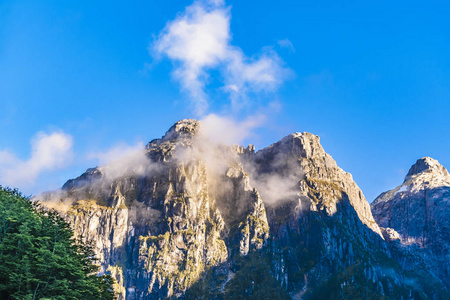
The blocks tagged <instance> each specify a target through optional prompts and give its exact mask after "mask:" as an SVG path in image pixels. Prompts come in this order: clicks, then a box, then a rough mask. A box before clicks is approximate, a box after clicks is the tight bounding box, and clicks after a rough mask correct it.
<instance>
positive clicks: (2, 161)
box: [0, 132, 73, 188]
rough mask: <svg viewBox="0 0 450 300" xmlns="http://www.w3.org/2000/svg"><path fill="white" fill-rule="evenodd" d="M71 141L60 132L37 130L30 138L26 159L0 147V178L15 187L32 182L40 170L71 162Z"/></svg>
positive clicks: (51, 169) (68, 136)
mask: <svg viewBox="0 0 450 300" xmlns="http://www.w3.org/2000/svg"><path fill="white" fill-rule="evenodd" d="M72 144H73V142H72V137H71V136H70V135H68V134H65V133H63V132H54V133H51V134H46V133H44V132H40V133H38V134H37V135H36V136H35V137H34V138H33V139H32V141H31V157H30V158H29V159H28V160H21V159H19V158H18V157H17V156H16V155H14V154H13V153H11V152H9V151H7V150H3V151H0V182H1V183H2V184H4V185H7V186H11V187H18V188H24V187H28V186H29V185H34V183H35V181H36V179H37V178H38V177H39V175H41V174H42V173H43V172H45V171H53V170H57V169H61V168H64V167H66V166H68V165H69V164H70V163H71V161H72V158H73V153H72Z"/></svg>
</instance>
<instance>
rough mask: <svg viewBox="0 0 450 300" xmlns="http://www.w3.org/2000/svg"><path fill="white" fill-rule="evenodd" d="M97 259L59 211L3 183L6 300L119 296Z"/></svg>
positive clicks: (0, 213) (1, 270) (0, 244)
mask: <svg viewBox="0 0 450 300" xmlns="http://www.w3.org/2000/svg"><path fill="white" fill-rule="evenodd" d="M94 262H95V257H94V254H93V251H92V249H91V247H89V246H88V245H85V244H83V243H81V242H79V241H77V240H76V239H75V238H74V236H73V232H72V230H71V229H70V227H69V225H68V224H67V223H66V222H65V221H64V220H63V219H62V218H61V217H60V216H59V215H58V213H57V212H56V211H53V210H50V211H49V210H46V209H43V208H42V207H40V206H39V204H36V203H32V202H31V201H30V200H29V199H28V198H27V197H24V196H23V195H22V194H21V193H20V192H18V191H17V190H11V189H8V188H3V187H2V186H0V299H5V300H6V299H32V300H34V299H61V300H63V299H64V300H68V299H84V300H88V299H114V292H113V289H112V284H113V279H112V278H111V276H109V275H103V276H98V275H97V272H98V271H99V267H98V266H97V265H95V264H94Z"/></svg>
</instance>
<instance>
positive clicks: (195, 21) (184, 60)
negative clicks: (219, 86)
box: [152, 0, 289, 115]
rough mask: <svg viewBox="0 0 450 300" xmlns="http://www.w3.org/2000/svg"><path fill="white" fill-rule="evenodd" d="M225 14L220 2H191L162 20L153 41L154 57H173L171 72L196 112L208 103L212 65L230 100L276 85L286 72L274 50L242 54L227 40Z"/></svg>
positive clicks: (202, 112) (228, 29)
mask: <svg viewBox="0 0 450 300" xmlns="http://www.w3.org/2000/svg"><path fill="white" fill-rule="evenodd" d="M230 18H231V14H230V8H229V7H226V6H225V3H224V1H211V0H209V1H206V0H205V1H195V2H194V3H193V4H192V5H190V6H188V7H186V9H185V11H184V12H183V13H181V14H180V15H178V16H177V17H176V18H175V20H173V21H171V22H168V23H167V25H166V27H165V28H164V29H163V30H162V31H161V32H160V34H159V36H158V37H157V39H156V40H155V42H154V44H153V45H152V50H153V53H154V56H155V57H157V56H165V57H167V58H169V59H170V60H172V61H173V63H174V65H175V70H174V74H173V75H174V77H175V78H176V79H177V80H179V81H180V83H181V86H182V88H183V89H184V90H186V91H188V92H189V93H190V96H191V98H192V101H193V103H194V105H195V109H196V113H197V114H199V115H202V114H204V113H205V112H206V110H207V107H208V99H207V95H206V93H205V91H204V88H205V86H206V84H207V81H208V77H209V73H208V71H210V70H212V69H218V70H219V71H220V73H221V76H222V77H223V80H224V89H223V90H224V91H227V92H229V93H230V95H231V99H232V101H233V104H234V105H236V104H238V103H237V102H238V101H239V100H242V99H244V98H245V95H246V93H248V92H253V91H255V92H260V91H273V90H275V89H276V88H278V86H279V85H280V84H281V83H282V82H283V81H284V80H285V78H286V76H287V75H288V74H289V70H288V69H286V68H284V67H283V61H282V60H281V59H280V58H279V56H278V55H277V54H276V53H275V52H274V51H273V50H270V49H268V48H266V49H265V50H263V51H262V54H260V55H258V56H255V57H247V56H246V55H245V54H244V53H243V51H242V50H241V49H240V48H239V47H237V46H233V45H231V33H230Z"/></svg>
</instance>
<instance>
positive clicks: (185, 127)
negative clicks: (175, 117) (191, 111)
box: [163, 119, 201, 141]
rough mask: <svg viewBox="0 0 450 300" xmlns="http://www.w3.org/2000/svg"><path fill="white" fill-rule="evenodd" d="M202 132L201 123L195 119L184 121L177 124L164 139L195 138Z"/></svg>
mask: <svg viewBox="0 0 450 300" xmlns="http://www.w3.org/2000/svg"><path fill="white" fill-rule="evenodd" d="M200 130H201V122H200V121H197V120H195V119H184V120H181V121H178V122H176V123H175V124H174V125H172V127H170V128H169V130H168V131H167V132H166V134H165V135H164V137H163V140H165V141H166V140H172V139H178V138H180V137H188V138H189V137H193V136H195V135H196V134H197V133H199V132H200Z"/></svg>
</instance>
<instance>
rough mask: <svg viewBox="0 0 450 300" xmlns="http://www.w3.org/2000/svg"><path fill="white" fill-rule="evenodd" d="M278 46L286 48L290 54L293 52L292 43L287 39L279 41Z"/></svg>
mask: <svg viewBox="0 0 450 300" xmlns="http://www.w3.org/2000/svg"><path fill="white" fill-rule="evenodd" d="M278 45H279V46H280V47H281V48H286V49H288V50H289V51H291V52H295V48H294V45H293V44H292V42H291V41H290V40H289V39H284V40H279V41H278Z"/></svg>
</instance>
